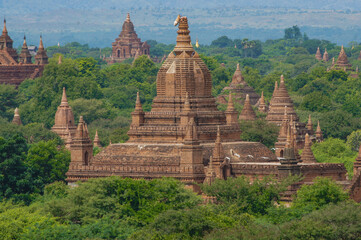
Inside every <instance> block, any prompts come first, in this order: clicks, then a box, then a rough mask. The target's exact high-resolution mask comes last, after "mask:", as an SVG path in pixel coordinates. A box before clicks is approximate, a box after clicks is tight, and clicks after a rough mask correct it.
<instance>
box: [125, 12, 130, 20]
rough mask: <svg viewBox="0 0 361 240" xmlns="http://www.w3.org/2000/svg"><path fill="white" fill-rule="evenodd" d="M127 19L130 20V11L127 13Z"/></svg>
mask: <svg viewBox="0 0 361 240" xmlns="http://www.w3.org/2000/svg"><path fill="white" fill-rule="evenodd" d="M125 21H127V22H130V15H129V13H127V19H126V20H125Z"/></svg>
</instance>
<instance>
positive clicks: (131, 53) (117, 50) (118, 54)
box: [106, 13, 150, 63]
mask: <svg viewBox="0 0 361 240" xmlns="http://www.w3.org/2000/svg"><path fill="white" fill-rule="evenodd" d="M149 48H150V46H149V45H148V44H147V42H142V41H141V40H140V38H138V35H137V33H136V32H135V30H134V25H133V23H132V21H131V20H130V15H129V13H128V15H127V18H126V19H125V21H124V23H123V27H122V31H121V32H120V34H119V36H118V37H117V38H116V39H115V42H113V43H112V49H113V50H112V55H111V56H110V57H109V58H106V61H107V62H108V63H116V62H122V61H124V60H125V59H128V58H137V57H138V56H141V55H147V56H149Z"/></svg>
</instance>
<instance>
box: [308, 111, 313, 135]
mask: <svg viewBox="0 0 361 240" xmlns="http://www.w3.org/2000/svg"><path fill="white" fill-rule="evenodd" d="M307 130H308V131H309V133H310V134H313V125H312V119H311V114H309V115H308V122H307Z"/></svg>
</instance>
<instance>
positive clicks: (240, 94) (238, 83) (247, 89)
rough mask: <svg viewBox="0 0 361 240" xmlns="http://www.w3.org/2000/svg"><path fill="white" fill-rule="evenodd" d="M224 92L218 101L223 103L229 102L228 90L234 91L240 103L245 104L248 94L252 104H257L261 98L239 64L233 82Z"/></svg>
mask: <svg viewBox="0 0 361 240" xmlns="http://www.w3.org/2000/svg"><path fill="white" fill-rule="evenodd" d="M222 92H223V93H222V94H221V95H219V96H218V98H217V101H218V102H219V103H221V104H227V92H230V93H232V94H233V97H234V100H235V102H236V103H239V104H244V101H245V99H246V95H247V94H248V96H249V100H250V103H251V105H256V104H257V103H258V101H259V99H260V97H259V95H258V94H257V93H256V92H255V91H254V89H253V88H252V87H251V86H249V85H248V84H247V82H246V81H245V80H244V77H243V76H242V72H241V69H240V67H239V64H237V68H236V71H235V72H234V74H233V77H232V81H231V83H230V84H229V86H227V87H225V88H223V90H222Z"/></svg>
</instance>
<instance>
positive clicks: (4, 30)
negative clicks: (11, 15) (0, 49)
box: [3, 18, 8, 35]
mask: <svg viewBox="0 0 361 240" xmlns="http://www.w3.org/2000/svg"><path fill="white" fill-rule="evenodd" d="M7 34H8V30H7V28H6V19H5V18H4V28H3V35H7Z"/></svg>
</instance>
